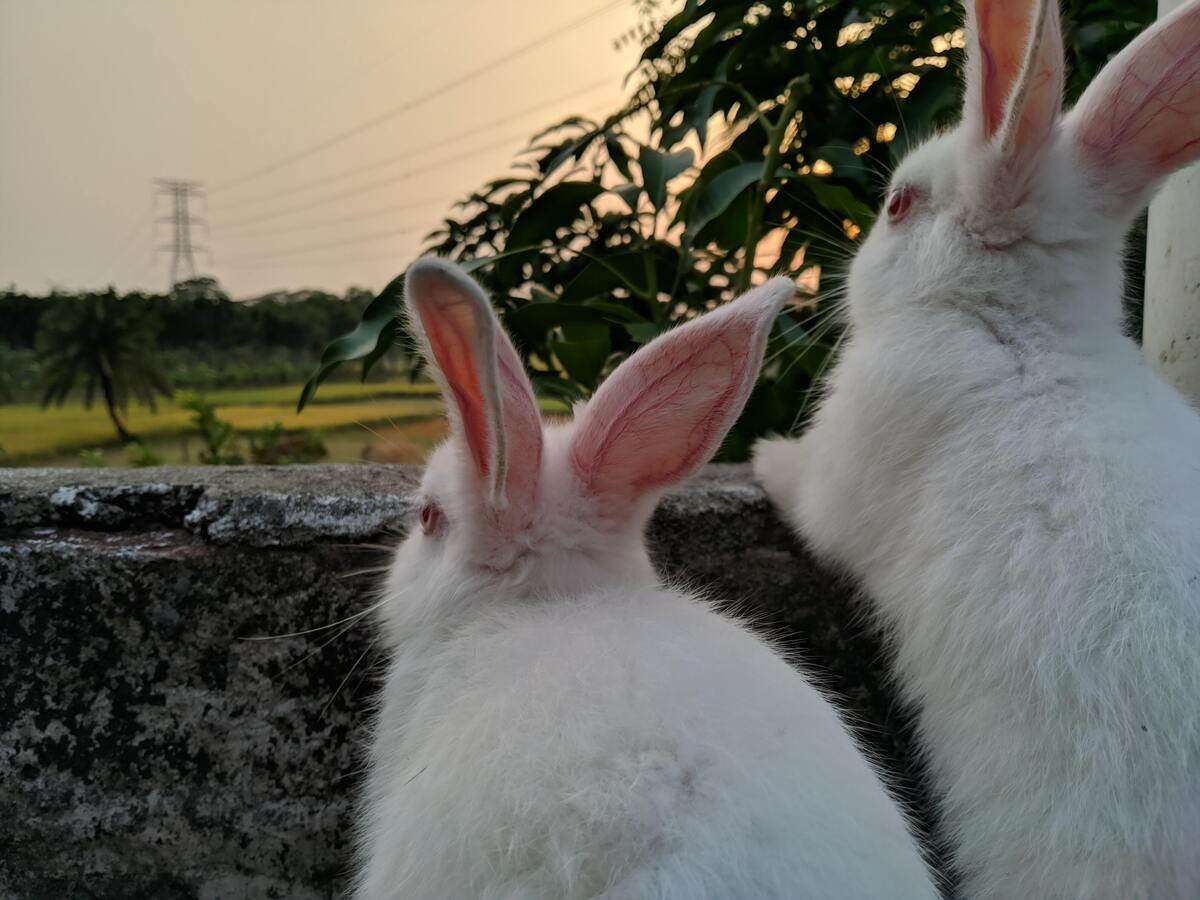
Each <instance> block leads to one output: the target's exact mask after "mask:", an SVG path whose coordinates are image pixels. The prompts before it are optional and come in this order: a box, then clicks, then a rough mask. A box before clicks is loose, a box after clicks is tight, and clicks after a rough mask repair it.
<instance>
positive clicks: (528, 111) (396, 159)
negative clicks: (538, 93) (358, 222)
mask: <svg viewBox="0 0 1200 900" xmlns="http://www.w3.org/2000/svg"><path fill="white" fill-rule="evenodd" d="M611 84H612V79H611V78H603V79H600V80H599V81H596V82H593V83H592V84H589V85H586V86H585V87H582V88H579V89H577V90H574V91H570V92H569V93H566V94H560V95H559V96H557V97H552V98H550V99H548V100H543V101H541V102H540V103H537V104H534V105H533V106H528V107H526V108H525V109H522V110H518V111H517V112H513V113H509V114H508V115H506V116H503V117H501V118H498V119H495V120H493V121H491V122H487V123H485V124H483V125H479V126H476V127H474V128H470V129H468V130H466V131H460V132H458V133H457V134H454V135H451V136H449V137H446V138H442V139H441V140H438V141H434V142H433V143H430V144H424V145H422V146H420V147H414V148H412V149H411V150H406V151H404V152H403V153H402V154H400V155H398V156H389V157H388V158H387V159H380V160H376V161H375V162H371V163H367V164H365V165H361V166H356V167H354V168H352V169H344V170H343V171H341V172H336V173H334V174H333V175H326V176H325V177H323V178H315V179H312V180H310V181H306V182H303V183H301V184H298V185H293V186H292V187H287V188H283V189H282V190H279V191H276V192H274V193H272V194H266V195H261V196H258V197H251V198H249V199H246V200H235V201H234V202H232V203H227V204H225V205H224V206H220V207H218V209H220V210H225V209H236V208H238V207H242V206H251V205H253V204H255V203H262V202H263V201H266V200H274V199H276V198H278V197H280V196H284V195H287V194H293V193H297V192H299V191H305V190H308V189H309V188H313V187H319V186H320V185H322V184H328V183H329V182H331V181H339V180H341V179H343V178H349V177H351V176H353V175H361V174H363V173H364V172H370V171H374V170H375V169H382V168H385V167H386V166H391V165H395V164H396V163H400V162H404V161H405V160H407V159H408V158H409V157H410V156H416V155H419V154H422V153H427V152H429V151H430V150H437V149H439V148H441V147H444V146H446V145H447V144H454V143H457V142H458V141H462V140H466V139H467V138H471V137H475V136H476V135H479V134H485V133H486V132H489V131H494V130H495V129H497V128H500V127H503V126H504V125H507V124H508V123H509V122H511V121H513V120H514V119H521V118H525V117H526V116H530V115H533V114H534V113H539V112H542V111H543V110H544V109H545V108H546V107H547V106H553V105H554V104H556V103H562V102H565V101H567V100H572V99H574V98H575V97H580V96H583V95H584V94H590V93H592V92H594V91H597V90H599V89H600V88H602V87H607V86H609V85H611Z"/></svg>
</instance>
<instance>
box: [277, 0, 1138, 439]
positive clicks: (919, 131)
mask: <svg viewBox="0 0 1200 900" xmlns="http://www.w3.org/2000/svg"><path fill="white" fill-rule="evenodd" d="M1066 6H1067V9H1066V15H1067V21H1068V22H1070V23H1071V24H1070V26H1069V28H1068V31H1067V40H1068V44H1069V49H1068V59H1069V60H1070V63H1071V67H1070V70H1071V73H1072V75H1071V78H1070V81H1069V84H1068V96H1069V97H1071V98H1074V97H1076V96H1078V94H1079V92H1080V90H1081V89H1082V87H1083V86H1084V85H1085V84H1086V83H1087V82H1088V81H1089V80H1090V79H1091V77H1092V76H1093V75H1094V74H1095V72H1096V71H1097V70H1098V68H1099V67H1100V66H1101V65H1102V64H1103V63H1104V61H1105V60H1106V59H1107V58H1108V57H1110V56H1111V55H1112V54H1113V53H1114V52H1116V51H1117V50H1118V49H1119V48H1120V47H1121V46H1122V45H1123V44H1124V43H1125V42H1126V41H1128V39H1129V38H1130V37H1131V36H1132V35H1133V34H1136V33H1137V32H1138V31H1139V30H1140V29H1141V28H1142V27H1143V26H1144V25H1145V24H1146V22H1147V21H1149V20H1150V19H1152V18H1153V15H1154V8H1153V4H1150V3H1147V2H1143V3H1138V4H1129V3H1115V2H1095V0H1089V2H1083V0H1071V2H1068V3H1067V4H1066ZM960 25H961V12H960V9H959V7H958V6H957V5H956V4H949V3H935V4H921V3H917V2H899V3H895V2H867V3H863V2H850V0H832V2H831V0H788V2H781V0H774V2H769V3H761V2H760V3H749V2H745V0H686V2H685V3H684V4H683V8H682V9H681V10H680V11H679V12H678V13H676V14H675V15H673V16H672V17H670V18H669V19H667V20H666V21H665V22H663V23H662V24H661V26H660V27H659V28H658V29H657V33H656V34H654V36H653V38H652V39H651V40H649V42H648V44H647V46H646V48H645V51H644V53H643V55H642V61H641V64H640V65H639V67H638V68H637V70H636V71H635V73H634V76H633V77H634V83H635V89H634V91H633V94H632V99H631V100H630V102H629V104H628V105H627V106H626V108H625V109H622V110H620V111H618V112H616V113H615V114H614V115H612V116H609V117H608V118H607V119H605V120H603V121H591V120H588V119H584V118H580V117H571V118H568V119H567V120H565V121H563V122H561V123H559V124H557V125H555V126H553V127H551V128H549V129H547V130H545V131H544V132H542V133H540V134H538V135H536V136H535V137H534V139H533V143H532V144H531V146H530V148H529V150H528V152H527V153H526V154H525V155H524V156H523V157H522V159H521V160H520V161H519V162H518V163H517V165H516V167H515V172H514V174H513V175H511V176H509V177H505V178H499V179H496V180H493V181H491V182H489V183H488V184H486V185H485V186H484V187H483V188H482V189H481V190H479V191H477V192H475V193H473V194H471V195H470V196H469V197H467V198H466V199H465V200H464V201H463V202H462V203H460V204H459V205H458V206H457V207H456V209H457V210H458V212H457V213H456V214H455V215H453V216H451V217H449V218H447V219H446V221H445V222H444V224H443V226H442V228H440V229H439V230H438V231H437V232H435V233H434V234H433V235H431V239H432V244H431V246H430V248H429V249H430V250H431V251H432V252H435V253H438V254H440V255H444V256H449V257H451V258H454V259H458V260H461V261H464V262H465V263H466V265H467V267H468V268H469V269H472V270H474V272H475V274H476V277H478V278H479V279H480V281H481V282H482V283H483V284H484V286H485V288H486V289H488V290H489V291H490V292H491V294H492V296H493V298H494V299H495V302H496V305H497V308H498V311H499V313H500V315H501V317H502V319H503V321H504V324H505V326H506V327H507V328H508V330H509V331H510V333H512V334H513V336H514V337H515V339H516V341H517V343H518V346H519V347H520V349H521V350H522V352H523V355H524V356H525V358H526V362H527V366H528V368H529V370H530V374H531V376H532V377H533V379H534V382H535V384H536V385H537V386H538V389H539V391H541V392H542V393H544V394H547V395H551V396H559V397H564V398H569V399H573V398H577V397H581V396H586V395H587V394H588V393H589V392H591V391H592V390H594V389H595V387H596V386H597V384H598V383H599V382H600V381H601V380H602V379H603V378H604V376H605V375H606V374H607V373H608V372H609V371H611V370H612V369H613V367H614V366H616V365H617V364H618V363H619V362H620V360H621V359H622V358H624V357H625V356H627V355H628V354H630V353H632V352H633V351H634V350H636V349H637V347H638V346H639V345H640V344H643V343H645V342H646V341H648V340H650V339H651V338H652V337H654V335H656V334H658V333H659V332H660V331H662V330H663V329H665V328H668V327H670V326H671V325H673V324H675V323H677V322H678V321H680V320H683V319H687V318H689V317H691V316H694V315H696V314H698V313H700V312H702V311H704V310H705V309H709V308H712V307H713V306H714V305H716V304H718V303H720V302H723V301H725V300H727V299H729V298H730V297H731V296H732V295H733V294H734V293H735V292H736V291H738V290H741V289H744V288H745V287H746V286H747V285H749V284H750V283H751V282H752V280H754V279H755V278H756V272H758V271H760V270H763V269H766V270H772V271H782V272H788V273H791V274H792V275H794V276H801V283H806V284H808V285H810V286H815V285H816V284H817V278H818V276H819V274H820V273H821V272H826V273H828V272H829V271H830V269H831V267H832V268H833V269H834V270H836V269H837V268H838V267H839V266H840V265H841V264H842V263H843V262H844V260H845V259H846V258H847V256H848V255H849V254H850V253H852V252H853V248H854V245H855V242H856V241H857V240H858V239H859V238H860V236H861V235H862V234H863V233H864V232H865V231H866V230H867V229H868V228H869V227H870V224H871V221H872V218H873V212H872V211H873V210H874V209H875V208H876V207H877V206H878V203H879V201H880V199H881V198H880V193H881V191H882V189H883V187H884V182H885V180H886V173H887V172H888V171H890V169H891V168H892V167H893V166H894V165H895V163H896V162H897V160H898V159H899V158H900V157H901V156H902V155H903V154H904V153H905V151H906V150H907V149H908V147H910V146H911V145H912V144H913V142H915V141H917V140H919V139H921V138H922V137H923V136H924V135H926V134H927V133H929V132H930V130H931V129H935V128H938V127H942V126H944V125H946V124H948V123H949V122H950V121H951V120H952V118H953V116H954V115H955V114H956V110H957V107H958V102H959V93H960V84H961V79H960V71H961V65H962V44H963V41H962V34H961V30H960ZM646 133H649V135H650V140H648V141H647V140H646V139H645V138H644V137H643V135H645V134H646ZM698 150H699V151H700V152H699V153H697V151H698ZM806 272H807V276H805V273H806ZM831 281H832V279H830V278H829V277H828V275H827V277H826V278H824V279H822V280H821V284H822V287H827V286H828V285H829V284H830V283H831ZM401 283H402V279H397V280H396V281H394V282H392V284H390V285H388V287H387V288H386V289H385V290H384V291H383V292H382V293H381V294H380V295H379V296H378V297H377V298H376V300H375V301H374V302H373V303H372V304H371V305H370V306H369V307H368V308H367V311H366V313H365V314H364V317H363V320H362V322H361V323H360V324H359V326H358V327H357V328H356V329H355V330H354V331H353V332H352V333H350V334H348V335H345V336H343V337H342V338H339V339H338V340H337V341H334V342H333V343H331V344H329V345H328V346H327V347H326V349H325V352H324V354H323V355H322V357H321V364H320V366H319V367H318V369H317V371H316V373H315V374H314V375H313V377H312V378H311V379H310V381H309V383H308V385H306V387H305V391H304V394H303V395H302V397H301V399H300V406H301V407H303V406H304V404H305V403H306V402H307V401H308V400H309V399H311V397H312V395H313V393H314V391H315V390H316V388H317V386H318V385H319V384H320V383H321V381H322V380H323V379H325V378H326V377H328V376H329V375H330V374H331V373H332V372H333V371H334V370H335V369H336V368H337V366H338V365H339V364H340V363H342V362H344V361H348V360H355V359H361V360H362V361H363V372H364V374H365V373H366V372H368V371H369V370H370V368H371V366H372V364H373V363H374V362H375V361H377V360H378V359H379V358H380V357H381V356H382V355H383V354H384V353H385V352H386V351H387V350H388V349H389V347H390V346H391V345H392V344H393V342H395V341H396V340H397V339H399V338H402V337H403V334H402V331H401V328H400V324H399V319H398V311H399V308H400V298H399V293H400V285H401ZM832 307H833V304H832V303H831V302H830V301H829V299H828V291H826V293H825V294H824V295H822V297H821V298H819V299H818V298H814V297H809V298H806V299H805V300H803V301H802V302H801V303H800V304H798V305H797V306H796V307H794V308H793V309H790V310H788V311H785V313H784V314H783V315H782V316H781V317H780V320H779V322H778V324H777V327H776V329H775V330H774V332H773V334H772V336H771V343H770V346H769V348H768V363H767V365H766V366H765V367H764V372H763V376H762V378H761V380H760V383H759V385H758V387H757V389H756V391H755V393H754V395H753V396H752V398H751V401H750V403H749V405H748V407H747V409H746V412H745V414H744V415H743V416H742V419H741V421H740V422H739V423H738V425H737V426H736V427H735V430H734V433H733V435H731V438H730V440H729V441H728V442H727V444H726V446H725V448H724V449H723V454H724V456H725V457H726V458H744V457H745V455H746V453H747V450H748V447H749V444H750V442H751V441H752V440H753V439H754V438H755V437H756V436H758V435H759V434H762V433H764V432H766V431H771V430H774V431H788V430H791V429H792V428H794V427H795V426H796V425H797V424H798V423H799V422H800V421H802V419H803V417H804V414H805V412H806V407H807V398H808V396H809V395H810V393H811V390H812V388H813V386H814V383H815V381H816V380H817V379H818V378H819V376H820V374H821V372H822V371H823V369H824V367H825V365H826V363H827V360H828V356H829V354H830V352H831V350H832V349H833V347H834V346H835V344H836V342H837V336H838V332H839V328H840V325H839V324H838V322H837V321H836V319H835V317H832V316H829V315H826V314H825V313H827V312H828V310H830V309H831V308H832Z"/></svg>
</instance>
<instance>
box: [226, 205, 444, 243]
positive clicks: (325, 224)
mask: <svg viewBox="0 0 1200 900" xmlns="http://www.w3.org/2000/svg"><path fill="white" fill-rule="evenodd" d="M452 202H454V201H453V199H452V198H449V199H448V198H440V199H437V200H420V201H417V202H415V203H401V204H399V205H397V206H385V207H384V208H383V209H374V210H371V211H370V212H361V213H356V214H354V215H349V216H342V217H341V218H338V219H321V220H320V221H318V222H303V223H301V224H298V225H287V226H285V227H283V228H264V229H260V230H259V231H247V232H239V231H232V232H230V231H218V236H219V237H221V238H230V239H241V238H255V237H266V236H267V235H273V234H290V233H293V232H297V231H308V230H310V229H313V228H331V227H333V226H334V225H345V224H347V223H350V222H361V221H363V220H365V219H378V218H380V217H381V216H390V215H395V214H396V213H398V212H407V211H409V210H413V209H422V208H424V207H427V206H441V205H443V204H450V203H452Z"/></svg>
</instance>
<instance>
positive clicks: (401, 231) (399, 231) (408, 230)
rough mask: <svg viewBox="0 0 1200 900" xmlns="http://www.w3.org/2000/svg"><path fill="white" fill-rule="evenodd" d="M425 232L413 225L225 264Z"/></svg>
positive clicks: (274, 251)
mask: <svg viewBox="0 0 1200 900" xmlns="http://www.w3.org/2000/svg"><path fill="white" fill-rule="evenodd" d="M421 230H423V229H422V228H421V227H420V226H416V225H411V226H407V227H404V228H393V229H390V230H388V231H380V232H376V233H374V234H363V235H356V236H354V237H352V238H346V239H344V240H340V241H326V242H322V243H317V244H306V245H304V246H300V247H287V248H284V249H282V250H273V251H271V252H269V253H259V254H249V255H247V256H231V257H229V258H228V259H227V260H225V262H227V263H237V262H252V261H255V260H260V259H275V258H277V257H281V256H295V255H298V254H302V253H312V252H314V251H319V250H331V249H333V248H336V247H351V246H354V245H356V244H362V243H365V242H367V241H379V240H384V239H385V238H393V237H399V236H401V235H405V234H412V233H413V232H414V231H421Z"/></svg>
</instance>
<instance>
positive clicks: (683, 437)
mask: <svg viewBox="0 0 1200 900" xmlns="http://www.w3.org/2000/svg"><path fill="white" fill-rule="evenodd" d="M794 290H795V288H794V286H793V285H792V284H791V283H790V282H788V281H787V280H786V279H776V280H774V281H771V282H768V284H766V285H764V286H763V287H760V288H758V289H756V290H755V291H752V292H751V293H750V294H748V295H747V296H745V297H743V298H741V299H740V300H736V301H734V302H732V303H730V304H727V305H726V306H724V307H723V308H721V309H719V310H717V311H715V312H712V313H709V314H707V315H704V316H701V317H700V318H699V319H695V320H693V321H692V322H689V323H688V324H687V325H684V326H682V327H679V328H676V329H675V330H673V331H670V332H668V333H667V334H665V335H663V336H662V337H660V338H658V339H657V340H655V341H654V342H653V343H651V344H649V345H647V346H646V347H643V348H642V349H641V350H640V351H638V352H637V353H635V354H634V355H633V356H632V357H631V358H630V359H629V360H628V361H627V362H626V363H625V364H624V365H622V366H621V367H620V368H618V369H617V371H616V372H615V373H614V374H613V375H612V376H611V377H610V378H609V379H608V381H606V382H605V383H604V385H603V386H602V387H601V389H600V390H599V391H598V392H597V393H596V396H595V397H593V398H592V400H591V402H590V403H588V405H587V406H586V407H584V409H583V410H582V411H581V412H580V413H579V417H578V420H577V423H576V431H575V436H574V439H573V441H572V444H571V449H570V462H571V466H572V468H573V470H574V472H575V474H576V476H577V478H578V479H579V482H580V484H581V486H582V488H583V490H584V492H585V493H587V494H588V495H591V496H594V497H598V498H602V499H603V500H604V501H605V503H606V504H607V505H608V507H609V510H610V512H611V511H619V510H624V509H626V508H628V506H629V504H630V503H631V502H634V501H637V500H638V499H639V498H641V497H642V496H645V495H647V494H650V493H653V492H655V491H657V490H659V489H661V488H664V487H666V486H668V485H670V484H672V483H674V482H676V481H678V480H680V479H681V478H684V477H686V476H687V475H690V474H691V473H692V472H693V471H695V470H696V469H697V468H698V467H699V466H701V465H703V464H704V463H705V462H707V461H708V459H709V457H711V456H712V454H713V453H714V452H716V450H717V447H718V446H719V445H720V443H721V440H722V439H723V438H724V436H725V433H726V431H728V430H729V428H730V426H731V425H733V423H734V420H735V419H736V418H737V416H738V415H739V414H740V413H741V410H742V407H743V406H744V405H745V402H746V398H747V397H748V396H749V394H750V390H751V388H752V387H753V386H754V381H755V376H756V375H757V373H758V366H759V363H760V362H761V360H762V353H763V349H764V347H765V344H766V339H767V334H768V333H769V332H770V329H771V323H772V322H773V321H774V319H775V315H776V313H777V311H778V308H779V305H780V304H781V303H782V302H783V299H785V298H786V297H787V296H790V295H791V294H792V293H793V292H794Z"/></svg>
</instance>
